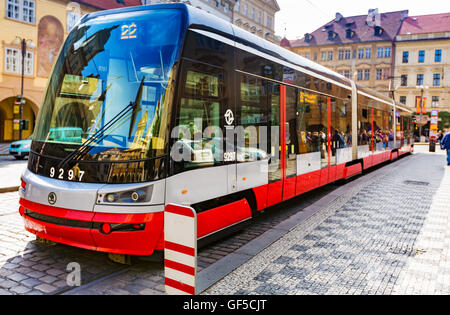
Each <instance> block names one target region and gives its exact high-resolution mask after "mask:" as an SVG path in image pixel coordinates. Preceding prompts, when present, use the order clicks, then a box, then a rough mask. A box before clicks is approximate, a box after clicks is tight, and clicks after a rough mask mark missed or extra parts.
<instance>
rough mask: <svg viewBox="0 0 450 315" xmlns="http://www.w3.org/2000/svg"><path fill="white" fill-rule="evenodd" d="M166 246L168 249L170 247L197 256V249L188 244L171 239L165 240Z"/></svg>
mask: <svg viewBox="0 0 450 315" xmlns="http://www.w3.org/2000/svg"><path fill="white" fill-rule="evenodd" d="M164 247H165V248H166V249H170V250H173V251H176V252H179V253H182V254H185V255H189V256H195V249H194V248H192V247H187V246H184V245H180V244H176V243H172V242H169V241H164Z"/></svg>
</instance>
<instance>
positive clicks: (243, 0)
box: [143, 0, 280, 42]
mask: <svg viewBox="0 0 450 315" xmlns="http://www.w3.org/2000/svg"><path fill="white" fill-rule="evenodd" d="M168 2H184V3H188V4H190V5H192V6H195V7H197V8H200V9H202V10H205V11H207V12H210V13H212V14H214V15H215V16H217V17H220V18H223V19H225V20H227V21H229V22H231V23H233V24H235V25H237V26H239V27H241V28H243V29H245V30H247V31H249V32H251V33H253V34H256V35H258V36H260V37H262V38H265V39H267V40H270V41H272V42H276V37H275V13H276V12H278V11H280V7H279V5H278V3H277V1H276V0H143V3H144V4H156V3H168Z"/></svg>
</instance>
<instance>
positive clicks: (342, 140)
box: [331, 99, 352, 165]
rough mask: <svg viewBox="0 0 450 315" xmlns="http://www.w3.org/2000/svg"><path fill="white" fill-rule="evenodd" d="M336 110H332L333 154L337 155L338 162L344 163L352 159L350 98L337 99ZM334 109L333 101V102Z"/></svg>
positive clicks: (336, 161)
mask: <svg viewBox="0 0 450 315" xmlns="http://www.w3.org/2000/svg"><path fill="white" fill-rule="evenodd" d="M334 107H335V111H334V112H332V116H333V117H334V120H332V125H331V127H332V135H331V137H332V138H331V141H332V142H331V143H332V145H331V147H332V156H335V161H331V162H332V163H331V164H332V165H333V162H335V163H336V164H343V163H346V162H349V161H351V160H352V155H351V154H352V153H351V152H352V151H351V145H352V131H351V124H352V122H351V119H352V118H351V115H352V114H351V105H350V102H349V101H348V100H342V99H336V101H335V105H334ZM332 109H333V102H332Z"/></svg>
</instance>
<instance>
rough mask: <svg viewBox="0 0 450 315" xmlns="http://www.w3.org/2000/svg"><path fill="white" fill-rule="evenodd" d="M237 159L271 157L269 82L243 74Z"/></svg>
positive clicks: (244, 160)
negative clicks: (269, 143)
mask: <svg viewBox="0 0 450 315" xmlns="http://www.w3.org/2000/svg"><path fill="white" fill-rule="evenodd" d="M240 88H241V93H240V96H241V97H240V98H241V99H240V106H239V111H240V113H239V120H238V127H237V133H238V143H237V161H238V162H251V161H258V160H265V159H268V158H269V155H268V153H267V145H268V140H267V130H268V129H267V125H268V112H267V82H265V81H264V80H261V79H257V78H254V77H250V76H246V75H241V85H240Z"/></svg>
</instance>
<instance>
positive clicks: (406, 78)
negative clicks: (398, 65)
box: [400, 74, 408, 86]
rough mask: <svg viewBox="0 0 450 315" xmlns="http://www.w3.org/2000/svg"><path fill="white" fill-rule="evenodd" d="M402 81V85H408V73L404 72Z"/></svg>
mask: <svg viewBox="0 0 450 315" xmlns="http://www.w3.org/2000/svg"><path fill="white" fill-rule="evenodd" d="M400 78H401V79H400V80H401V82H400V85H401V86H408V76H407V75H406V74H402V75H401V77H400Z"/></svg>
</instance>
